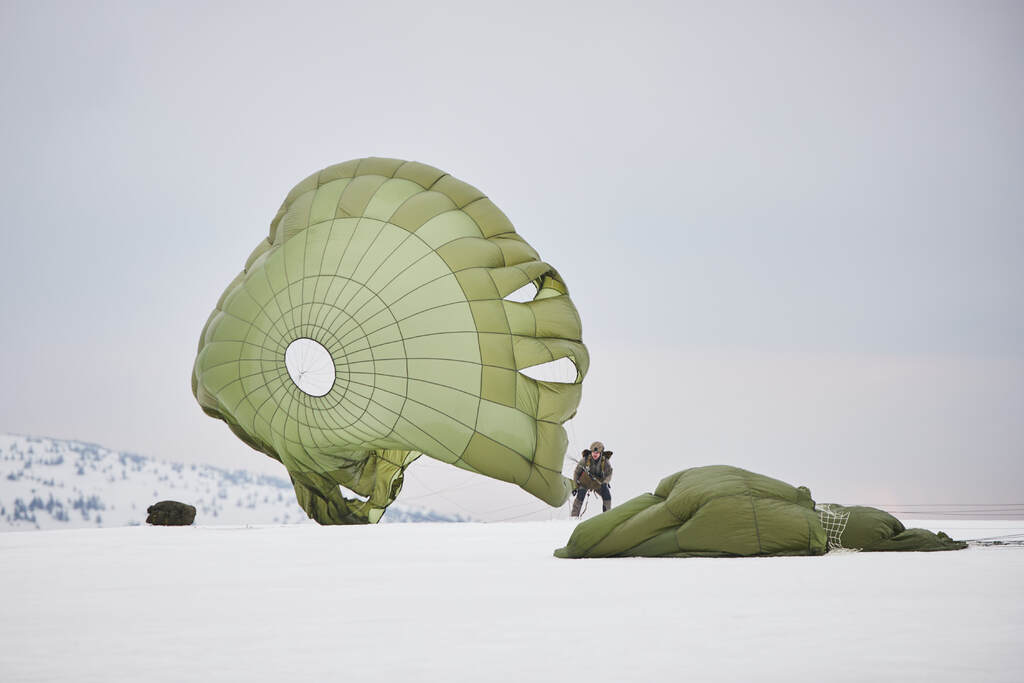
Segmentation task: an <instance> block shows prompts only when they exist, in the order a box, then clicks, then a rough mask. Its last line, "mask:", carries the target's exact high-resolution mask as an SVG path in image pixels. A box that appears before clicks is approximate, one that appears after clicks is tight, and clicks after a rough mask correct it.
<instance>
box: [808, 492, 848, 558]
mask: <svg viewBox="0 0 1024 683" xmlns="http://www.w3.org/2000/svg"><path fill="white" fill-rule="evenodd" d="M815 510H817V512H818V519H820V520H821V526H822V527H823V528H824V529H825V535H826V536H827V537H828V549H829V550H830V551H832V550H847V548H843V532H844V531H846V523H847V522H848V521H849V520H850V513H849V512H845V511H842V510H837V509H833V507H832V505H831V504H830V503H819V504H818V505H817V506H816V507H815Z"/></svg>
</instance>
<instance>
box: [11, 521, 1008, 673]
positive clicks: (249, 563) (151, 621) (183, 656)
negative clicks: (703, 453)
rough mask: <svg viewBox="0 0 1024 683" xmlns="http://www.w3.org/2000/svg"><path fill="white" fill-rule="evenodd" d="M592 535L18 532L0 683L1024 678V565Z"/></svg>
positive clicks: (499, 530)
mask: <svg viewBox="0 0 1024 683" xmlns="http://www.w3.org/2000/svg"><path fill="white" fill-rule="evenodd" d="M969 524H970V525H971V526H972V527H984V526H985V525H986V524H992V528H993V533H990V534H988V535H997V534H1001V533H1010V531H1007V529H1008V528H1009V527H1008V526H1007V524H1005V523H1004V524H1002V525H1000V524H999V523H985V522H974V521H972V522H970V523H969ZM921 525H922V526H929V527H930V528H937V527H935V526H933V525H928V524H921ZM939 526H942V527H943V528H947V529H949V528H952V527H953V526H954V523H950V522H942V523H941V524H940V525H939ZM1020 526H1021V524H1020V523H1016V526H1015V530H1017V531H1019V530H1020ZM572 528H573V523H572V522H571V521H554V522H523V523H507V524H476V523H472V524H391V525H377V526H362V527H318V526H268V527H190V528H157V527H128V528H111V529H78V530H66V531H30V532H23V533H17V534H0V586H3V589H2V594H0V595H2V600H0V602H2V604H3V614H4V619H3V620H0V680H4V681H64V680H71V679H73V680H75V681H80V682H83V683H84V682H86V681H97V682H99V681H103V682H108V681H137V680H147V681H210V680H215V681H239V680H245V681H285V680H296V679H300V678H302V679H309V680H327V679H328V678H333V679H346V680H354V679H362V680H373V681H385V680H395V681H517V682H518V681H531V682H533V681H554V680H559V679H562V680H564V679H567V678H569V677H572V678H573V679H574V680H587V681H595V680H596V681H629V680H644V679H647V680H692V681H739V680H754V679H756V680H758V681H776V680H778V681H782V680H786V681H794V680H797V681H804V680H806V681H820V680H829V681H865V680H879V681H966V680H972V681H1008V682H1009V681H1015V682H1016V681H1021V680H1024V654H1022V652H1021V648H1020V633H1021V632H1022V629H1024V600H1022V598H1024V549H1022V548H1019V547H1003V548H999V547H989V548H980V547H972V548H970V549H968V550H965V551H960V552H942V553H840V554H832V555H827V556H824V557H812V558H753V559H699V558H693V559H647V558H631V559H612V560H609V559H602V560H559V559H556V558H554V557H552V556H551V553H552V551H553V550H554V549H555V548H557V547H560V546H561V545H562V544H563V543H564V541H565V540H566V539H567V538H568V536H569V534H570V532H571V530H572Z"/></svg>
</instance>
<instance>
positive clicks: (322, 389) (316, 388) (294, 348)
mask: <svg viewBox="0 0 1024 683" xmlns="http://www.w3.org/2000/svg"><path fill="white" fill-rule="evenodd" d="M284 364H285V367H286V368H287V369H288V376H289V377H291V378H292V382H294V383H295V386H297V387H298V388H299V390H300V391H302V392H303V393H304V394H309V395H310V396H325V395H327V393H328V392H329V391H330V390H331V388H332V387H333V386H334V378H335V375H336V374H337V368H335V366H334V358H332V357H331V353H330V351H328V350H327V349H325V348H324V346H323V345H322V344H321V343H320V342H318V341H314V340H312V339H309V338H307V337H302V338H300V339H296V340H294V341H293V342H292V343H291V344H289V345H288V348H287V349H285V352H284Z"/></svg>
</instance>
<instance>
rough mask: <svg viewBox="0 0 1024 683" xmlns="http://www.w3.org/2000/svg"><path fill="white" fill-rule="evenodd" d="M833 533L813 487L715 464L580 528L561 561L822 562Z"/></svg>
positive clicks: (676, 477)
mask: <svg viewBox="0 0 1024 683" xmlns="http://www.w3.org/2000/svg"><path fill="white" fill-rule="evenodd" d="M825 551H826V537H825V531H824V529H822V527H821V524H820V522H819V521H818V514H817V513H816V512H815V511H814V501H813V500H811V493H810V491H808V490H807V488H806V487H803V486H801V487H799V488H798V487H794V486H790V485H789V484H787V483H785V482H782V481H779V480H778V479H772V478H771V477H766V476H764V475H762V474H755V473H753V472H748V471H747V470H743V469H740V468H738V467H729V466H727V465H710V466H707V467H695V468H693V469H688V470H683V471H682V472H677V473H675V474H673V475H671V476H669V477H666V478H664V479H662V480H661V483H659V484H658V488H657V489H655V491H654V493H653V494H651V493H646V494H644V495H641V496H637V497H636V498H633V499H632V500H628V501H626V502H625V503H622V504H621V505H618V506H616V507H614V508H612V509H611V510H609V511H608V512H605V513H602V514H600V515H598V516H596V517H594V518H592V519H588V520H587V521H585V522H582V523H580V524H579V525H577V526H576V528H575V529H574V530H573V533H572V536H571V537H570V538H569V542H568V543H567V544H566V546H565V547H564V548H560V549H558V550H556V551H555V556H556V557H567V558H574V557H633V556H640V557H733V556H751V555H821V554H823V553H824V552H825Z"/></svg>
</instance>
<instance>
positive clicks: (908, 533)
mask: <svg viewBox="0 0 1024 683" xmlns="http://www.w3.org/2000/svg"><path fill="white" fill-rule="evenodd" d="M818 509H819V516H820V518H821V520H822V523H823V524H824V525H825V526H826V527H829V526H831V524H830V521H832V520H839V521H840V524H839V527H838V528H837V529H836V532H835V533H830V534H829V540H830V544H829V546H830V549H835V548H846V549H849V550H861V551H865V552H876V551H887V550H913V551H932V550H962V549H963V548H966V547H967V544H966V543H964V542H963V541H954V540H953V539H951V538H950V537H949V536H947V535H946V534H945V533H943V532H941V531H940V532H938V533H937V534H936V533H933V532H931V531H928V530H927V529H908V528H906V527H905V526H903V523H902V522H900V520H898V519H896V518H895V517H893V516H892V515H890V514H889V513H888V512H886V511H884V510H879V509H878V508H873V507H866V506H863V505H850V506H846V505H837V504H836V503H826V504H822V505H819V506H818Z"/></svg>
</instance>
